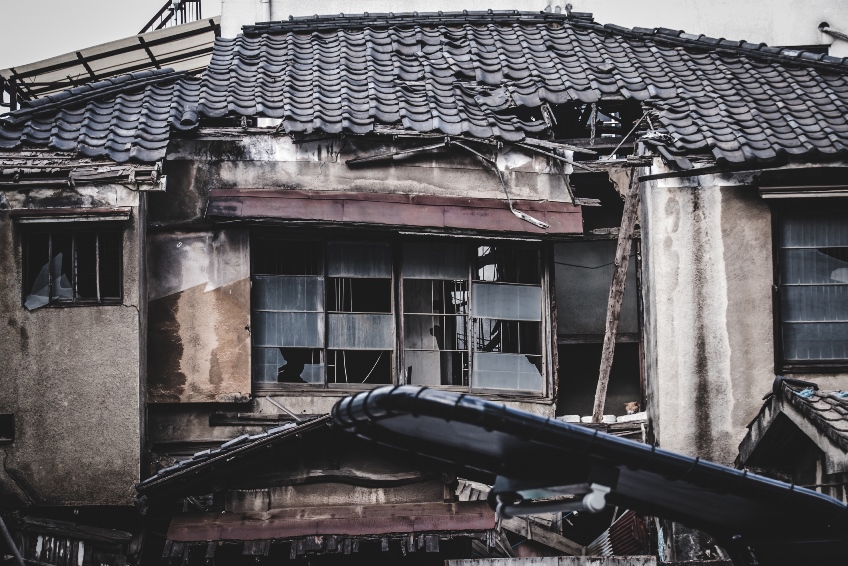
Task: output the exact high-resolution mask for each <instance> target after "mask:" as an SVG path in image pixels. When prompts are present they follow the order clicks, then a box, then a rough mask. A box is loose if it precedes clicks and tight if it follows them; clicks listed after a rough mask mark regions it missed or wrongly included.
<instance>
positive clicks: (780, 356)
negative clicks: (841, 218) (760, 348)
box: [770, 197, 848, 374]
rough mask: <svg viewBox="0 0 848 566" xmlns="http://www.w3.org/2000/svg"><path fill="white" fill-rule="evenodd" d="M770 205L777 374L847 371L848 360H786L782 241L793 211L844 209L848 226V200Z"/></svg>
mask: <svg viewBox="0 0 848 566" xmlns="http://www.w3.org/2000/svg"><path fill="white" fill-rule="evenodd" d="M770 204H771V232H772V272H773V273H772V293H771V294H772V324H773V328H772V339H773V341H774V371H775V373H776V374H815V373H844V372H848V358H845V359H841V360H821V361H820V360H800V361H799V360H787V359H786V356H785V349H784V345H783V304H782V303H783V301H782V299H783V294H782V290H783V287H784V285H783V284H782V282H781V266H782V265H781V260H780V250H781V247H780V240H781V235H782V230H783V227H784V221H785V220H786V218H787V217H788V216H789V215H790V214H791V212H794V211H799V210H804V211H821V210H823V209H825V208H827V209H828V210H834V209H836V210H842V211H844V212H845V214H846V223H848V199H844V198H835V197H830V198H825V199H824V200H822V199H786V200H785V202H784V201H780V202H772V203H770Z"/></svg>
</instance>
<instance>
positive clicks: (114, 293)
mask: <svg viewBox="0 0 848 566" xmlns="http://www.w3.org/2000/svg"><path fill="white" fill-rule="evenodd" d="M121 239H122V233H121V231H120V229H118V228H112V227H98V226H85V227H80V228H64V227H62V228H55V229H47V230H43V229H37V230H35V229H34V230H28V231H26V232H24V262H23V263H24V277H23V295H24V298H23V302H24V306H25V307H26V308H27V309H29V310H33V309H37V308H39V307H44V306H63V305H78V304H116V303H120V302H121V298H122V284H121V268H122V260H123V255H122V251H121Z"/></svg>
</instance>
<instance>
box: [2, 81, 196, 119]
mask: <svg viewBox="0 0 848 566" xmlns="http://www.w3.org/2000/svg"><path fill="white" fill-rule="evenodd" d="M161 71H165V72H161ZM186 76H188V73H187V72H185V71H174V70H173V69H171V68H167V69H157V70H156V74H155V75H153V76H146V77H143V78H141V79H137V80H128V81H122V82H120V83H118V84H110V85H109V86H105V87H102V88H98V89H88V90H86V91H83V92H82V93H80V94H77V95H72V96H68V97H64V98H61V99H59V100H55V101H51V102H49V103H46V104H43V105H40V106H35V107H30V108H22V109H20V110H16V111H15V112H10V113H8V114H4V115H3V116H2V123H3V124H6V125H12V126H14V125H19V124H22V123H24V122H27V121H29V120H30V119H32V118H37V117H41V116H45V115H47V114H50V113H52V112H54V111H57V110H62V109H65V108H67V107H68V106H73V105H75V104H79V103H81V102H91V101H93V100H96V99H98V98H100V97H108V96H110V95H117V94H121V93H125V92H129V91H132V90H136V89H139V88H143V87H148V86H151V85H157V84H160V83H162V84H165V83H171V82H176V81H178V80H180V79H183V78H185V77H186Z"/></svg>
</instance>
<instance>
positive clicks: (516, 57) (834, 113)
mask: <svg viewBox="0 0 848 566" xmlns="http://www.w3.org/2000/svg"><path fill="white" fill-rule="evenodd" d="M846 75H848V60H844V59H840V58H835V57H830V56H827V55H822V54H812V53H806V52H799V51H793V50H789V49H779V48H771V47H767V46H765V45H764V44H753V43H748V42H745V41H727V40H722V39H714V38H709V37H705V36H698V35H691V34H687V33H684V32H682V31H679V30H669V29H663V28H658V29H644V28H634V29H627V28H622V27H619V26H614V25H605V26H602V25H599V24H596V23H594V22H592V21H591V19H590V18H587V17H586V15H579V14H571V15H570V16H568V15H565V14H552V13H531V12H516V11H505V12H493V11H489V12H462V13H459V12H456V13H430V14H424V13H422V14H418V13H413V14H374V15H367V14H366V15H361V16H322V17H310V18H292V19H290V20H289V21H287V22H272V23H267V24H258V25H255V26H246V27H245V28H244V33H243V34H242V35H240V36H238V37H237V38H235V39H220V38H219V39H218V40H216V43H215V48H214V53H213V56H212V60H211V62H210V64H209V67H208V68H207V70H206V71H205V73H204V75H203V77H202V80H201V81H200V82H199V83H198V82H195V80H194V79H189V78H183V77H179V76H177V75H175V74H172V75H170V76H169V75H168V74H166V73H162V74H161V75H158V76H157V78H156V80H155V81H153V82H150V83H148V84H146V85H141V84H137V83H133V82H132V81H127V82H126V83H125V84H124V85H123V87H122V88H121V90H120V93H116V92H115V91H114V90H111V89H109V88H108V87H98V88H99V89H100V90H97V91H89V92H88V98H87V99H86V100H82V99H79V98H74V97H68V98H66V99H64V100H62V101H59V102H58V103H57V104H56V105H51V106H44V105H42V106H38V105H36V106H33V107H32V108H28V109H24V110H21V111H18V112H16V113H12V114H11V115H9V116H7V117H6V118H5V119H4V120H3V121H2V122H3V126H2V127H0V148H7V149H8V148H17V147H22V146H26V145H37V146H38V145H40V146H48V147H54V148H57V149H58V148H60V147H61V148H69V147H76V148H77V151H79V152H84V153H85V154H86V155H91V156H95V155H99V156H108V157H110V158H112V159H115V160H116V161H125V160H128V159H134V160H140V161H144V160H153V159H161V158H162V157H163V156H164V153H165V146H166V145H167V141H168V139H169V137H170V135H171V131H170V129H169V128H168V127H167V126H169V125H170V126H171V127H174V128H176V129H191V128H193V127H196V126H197V125H198V120H199V119H200V118H203V117H207V118H215V117H223V116H246V117H247V116H264V117H269V118H279V119H281V120H282V124H281V129H282V130H284V131H286V132H289V133H293V132H311V131H316V130H317V131H323V132H327V133H334V134H335V133H343V132H348V133H355V134H365V133H370V132H373V131H375V129H377V128H379V127H380V126H381V125H393V126H402V127H403V128H405V129H406V130H410V131H414V132H436V133H442V134H448V135H458V134H464V135H468V136H474V137H479V138H488V137H495V138H499V139H502V140H506V141H517V140H521V139H524V138H525V137H538V138H547V137H549V135H550V132H551V125H550V122H551V116H550V112H551V111H552V110H553V113H554V115H555V114H556V112H555V110H556V107H557V106H559V105H568V104H584V103H593V102H597V101H600V100H610V99H612V100H632V101H638V102H641V103H642V104H643V105H644V107H646V108H647V109H650V110H652V111H654V112H655V115H654V119H653V121H652V122H651V129H652V130H654V131H653V132H652V135H651V136H650V138H649V139H647V140H646V141H647V142H648V143H650V144H652V145H654V146H656V147H657V148H658V149H659V150H660V153H661V154H662V155H663V156H664V157H665V158H666V159H668V160H670V161H673V162H676V163H678V164H679V165H681V166H684V167H686V166H688V165H687V162H686V161H685V160H680V161H677V160H676V159H675V157H676V156H678V155H685V154H690V153H710V154H712V157H714V158H715V160H716V161H717V162H718V164H719V165H739V164H746V163H747V164H751V163H761V164H774V163H783V162H786V161H789V160H793V159H794V160H810V159H839V158H844V157H846V156H848V118H846V108H848V76H846ZM72 92H73V91H72ZM119 99H121V100H123V99H128V100H129V104H130V107H129V108H128V107H126V104H127V103H126V102H122V101H119ZM147 108H153V109H154V110H155V111H154V114H155V116H154V117H153V118H152V119H147V118H144V119H140V118H139V115H140V113H141V112H142V111H146V109H147ZM142 109H144V110H142Z"/></svg>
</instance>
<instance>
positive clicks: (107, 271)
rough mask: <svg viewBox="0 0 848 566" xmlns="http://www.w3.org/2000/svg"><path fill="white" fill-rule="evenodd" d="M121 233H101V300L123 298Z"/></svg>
mask: <svg viewBox="0 0 848 566" xmlns="http://www.w3.org/2000/svg"><path fill="white" fill-rule="evenodd" d="M122 238H123V235H122V234H121V233H120V232H112V231H109V232H100V234H99V240H100V242H99V244H98V245H99V246H100V298H101V299H120V298H121V263H122V262H123V254H122V253H121V239H122Z"/></svg>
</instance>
